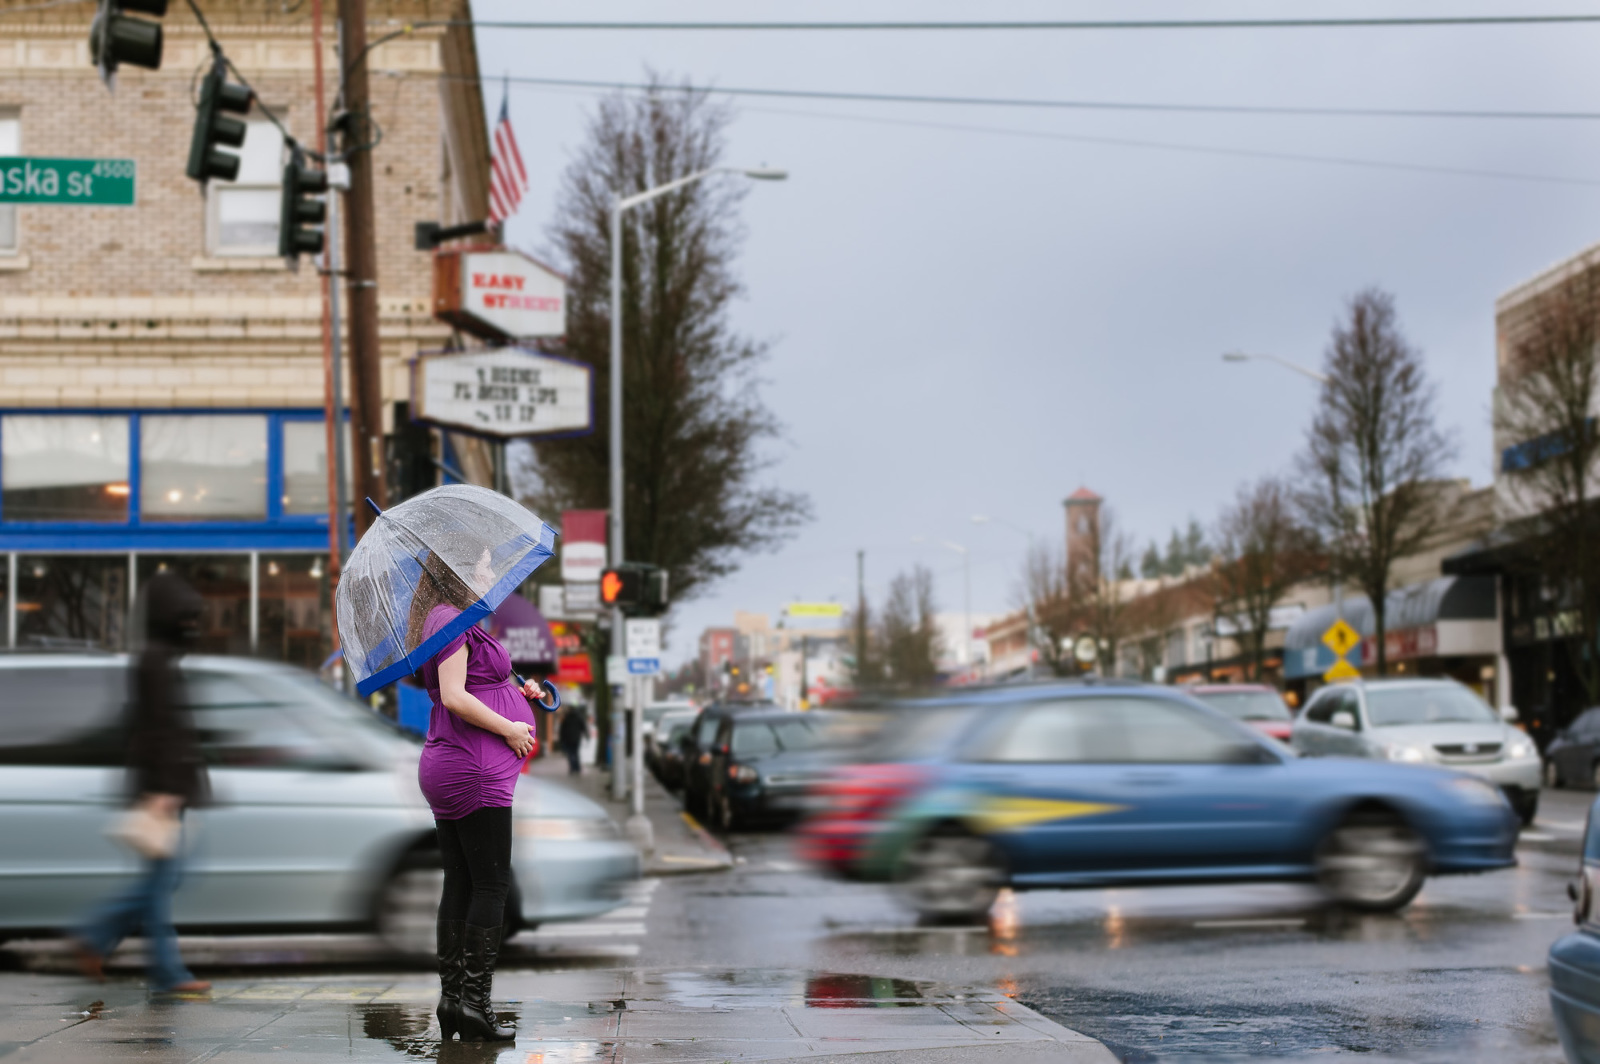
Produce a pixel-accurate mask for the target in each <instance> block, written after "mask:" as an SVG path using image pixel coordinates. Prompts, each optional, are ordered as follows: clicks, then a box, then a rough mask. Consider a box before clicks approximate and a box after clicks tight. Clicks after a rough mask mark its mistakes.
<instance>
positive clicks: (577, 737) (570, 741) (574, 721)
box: [556, 703, 589, 776]
mask: <svg viewBox="0 0 1600 1064" xmlns="http://www.w3.org/2000/svg"><path fill="white" fill-rule="evenodd" d="M588 737H589V716H588V714H587V713H585V712H584V711H583V707H582V706H578V705H573V704H571V703H568V705H567V709H566V712H564V713H563V714H562V715H561V724H560V726H559V727H558V728H557V729H556V738H557V740H558V741H559V742H560V744H561V751H562V753H564V754H566V755H567V774H568V775H569V776H577V775H580V774H582V772H583V762H582V761H581V760H580V758H579V754H580V753H581V752H582V750H583V741H584V740H585V739H587V738H588Z"/></svg>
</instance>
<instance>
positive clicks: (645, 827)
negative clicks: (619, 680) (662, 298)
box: [606, 166, 789, 852]
mask: <svg viewBox="0 0 1600 1064" xmlns="http://www.w3.org/2000/svg"><path fill="white" fill-rule="evenodd" d="M713 174H743V175H744V176H745V177H748V178H752V179H755V180H758V181H782V180H784V179H785V178H787V177H788V176H789V175H788V173H787V172H785V171H783V170H773V169H769V168H767V167H758V168H755V169H740V168H738V167H731V166H716V167H712V168H711V169H709V170H701V171H699V172H698V173H693V174H689V175H687V176H684V177H680V178H678V179H677V180H676V181H668V182H667V183H666V184H664V185H657V186H656V187H655V188H650V189H645V190H644V191H643V192H636V193H634V194H633V195H631V196H619V197H617V198H616V199H615V200H613V201H612V203H611V404H610V406H611V564H612V565H613V566H616V565H621V564H622V562H623V560H624V559H623V536H622V528H623V525H622V213H623V212H624V211H626V210H630V209H632V208H634V207H637V206H639V205H640V204H643V203H648V202H650V201H651V200H653V199H656V198H658V197H660V196H665V195H666V194H667V193H669V192H676V191H677V190H678V189H680V188H684V187H686V186H688V185H692V184H695V183H696V182H698V181H703V180H705V179H706V178H708V177H710V176H712V175H713ZM626 653H627V647H626V646H625V645H624V634H623V616H622V610H621V609H620V608H618V609H615V610H612V611H611V655H612V657H623V656H624V655H626ZM610 682H611V678H610V677H609V676H608V677H607V678H606V683H607V684H609V683H610ZM627 689H628V690H629V691H630V692H633V687H632V685H627ZM628 701H629V702H631V703H634V704H633V705H632V706H630V707H629V708H630V709H631V714H630V723H631V728H632V732H633V815H632V816H630V817H629V818H628V824H627V830H628V834H629V836H630V837H631V838H633V839H634V840H635V841H636V842H638V843H639V845H640V846H641V847H642V848H643V849H644V850H646V851H647V852H648V851H649V850H650V849H652V848H653V840H652V839H651V832H650V821H649V820H648V819H646V818H645V815H644V742H643V740H644V734H643V733H644V703H643V700H642V699H641V698H639V697H637V695H636V694H634V696H633V697H630V698H629V699H628ZM612 720H613V725H612V732H611V734H612V741H611V796H612V797H613V798H616V799H620V798H621V797H622V792H623V789H624V781H625V778H626V777H624V775H623V770H622V762H621V757H620V755H621V753H622V752H623V750H624V749H626V748H625V747H623V748H619V747H618V745H617V742H616V736H617V734H618V730H617V728H616V726H615V720H616V715H615V714H614V713H613V715H612ZM624 734H626V733H624Z"/></svg>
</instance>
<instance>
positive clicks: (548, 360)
mask: <svg viewBox="0 0 1600 1064" xmlns="http://www.w3.org/2000/svg"><path fill="white" fill-rule="evenodd" d="M593 395H594V391H593V387H592V382H591V375H590V372H589V367H588V366H585V365H582V364H580V363H577V362H571V361H568V360H567V359H564V358H554V357H552V356H550V355H544V354H539V353H538V352H535V351H528V350H526V349H524V348H520V347H502V348H496V349H494V350H488V351H472V352H468V353H467V354H433V355H423V356H422V357H420V358H418V359H417V361H416V364H415V367H414V370H413V374H412V379H411V399H412V407H413V409H414V410H415V411H416V417H417V419H418V420H420V421H429V422H433V423H435V424H439V425H449V426H453V427H457V428H462V429H466V430H467V431H468V432H476V433H479V434H481V435H484V436H505V437H511V436H539V435H543V434H546V433H555V432H559V433H577V432H587V431H588V430H589V428H590V426H591V425H592V424H593V420H594V402H593Z"/></svg>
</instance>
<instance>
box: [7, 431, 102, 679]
mask: <svg viewBox="0 0 1600 1064" xmlns="http://www.w3.org/2000/svg"><path fill="white" fill-rule="evenodd" d="M8 420H9V419H8ZM127 621H128V556H127V555H126V554H115V555H107V554H56V555H49V556H44V555H28V554H23V555H19V556H18V558H17V645H18V646H21V647H27V646H40V645H49V644H51V643H68V644H72V643H77V644H87V645H91V646H96V647H100V648H103V649H105V650H122V649H124V648H125V647H126V646H127Z"/></svg>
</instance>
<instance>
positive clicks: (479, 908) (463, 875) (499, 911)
mask: <svg viewBox="0 0 1600 1064" xmlns="http://www.w3.org/2000/svg"><path fill="white" fill-rule="evenodd" d="M434 824H435V825H437V826H438V829H439V862H440V863H441V864H442V865H444V897H442V898H440V899H439V919H441V920H465V921H466V922H467V923H469V924H472V925H473V926H474V927H485V928H487V927H499V926H500V925H501V924H502V923H503V922H504V920H505V912H506V891H508V890H509V889H511V807H510V806H490V807H487V808H484V809H475V810H473V811H472V812H470V813H468V814H467V815H466V816H464V817H462V818H461V819H460V820H435V821H434Z"/></svg>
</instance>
